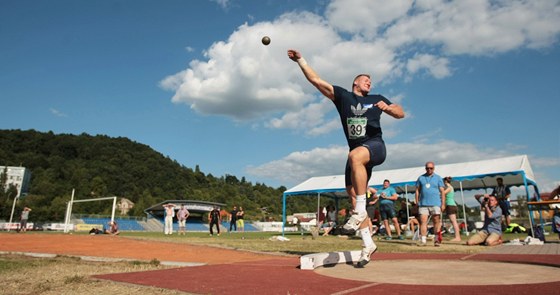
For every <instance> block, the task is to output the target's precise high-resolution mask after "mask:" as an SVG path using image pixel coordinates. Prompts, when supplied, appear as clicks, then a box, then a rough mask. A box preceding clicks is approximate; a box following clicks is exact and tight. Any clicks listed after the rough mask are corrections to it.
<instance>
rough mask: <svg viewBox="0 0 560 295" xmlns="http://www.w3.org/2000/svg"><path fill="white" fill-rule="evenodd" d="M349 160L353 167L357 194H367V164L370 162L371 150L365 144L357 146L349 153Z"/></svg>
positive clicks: (353, 182) (353, 178) (353, 184)
mask: <svg viewBox="0 0 560 295" xmlns="http://www.w3.org/2000/svg"><path fill="white" fill-rule="evenodd" d="M348 161H349V163H350V168H351V169H352V174H351V175H352V176H351V177H352V186H353V187H354V192H355V194H356V195H358V196H359V195H365V194H366V191H367V171H366V165H367V163H368V162H369V150H368V149H367V148H365V147H363V146H360V147H357V148H355V149H353V150H352V151H350V154H348Z"/></svg>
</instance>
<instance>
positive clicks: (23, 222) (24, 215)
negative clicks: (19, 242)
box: [19, 207, 31, 233]
mask: <svg viewBox="0 0 560 295" xmlns="http://www.w3.org/2000/svg"><path fill="white" fill-rule="evenodd" d="M29 212H31V208H29V207H23V210H22V211H21V216H20V220H19V231H20V232H23V233H24V232H26V231H27V220H29Z"/></svg>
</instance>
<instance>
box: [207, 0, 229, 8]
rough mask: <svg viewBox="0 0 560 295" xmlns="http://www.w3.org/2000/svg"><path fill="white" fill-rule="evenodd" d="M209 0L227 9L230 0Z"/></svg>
mask: <svg viewBox="0 0 560 295" xmlns="http://www.w3.org/2000/svg"><path fill="white" fill-rule="evenodd" d="M210 1H212V2H216V3H217V4H218V5H219V6H220V7H221V8H223V9H227V8H228V7H229V6H230V5H231V1H230V0H210Z"/></svg>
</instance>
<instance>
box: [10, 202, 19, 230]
mask: <svg viewBox="0 0 560 295" xmlns="http://www.w3.org/2000/svg"><path fill="white" fill-rule="evenodd" d="M18 199H19V196H16V197H15V198H14V204H13V205H12V213H11V214H10V223H9V226H8V231H10V228H11V227H12V219H13V218H14V210H15V209H16V203H17V200H18Z"/></svg>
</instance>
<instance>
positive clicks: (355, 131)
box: [346, 117, 367, 139]
mask: <svg viewBox="0 0 560 295" xmlns="http://www.w3.org/2000/svg"><path fill="white" fill-rule="evenodd" d="M346 125H347V128H348V137H349V138H350V139H357V138H360V137H364V136H366V126H367V118H366V117H354V118H348V119H346Z"/></svg>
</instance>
